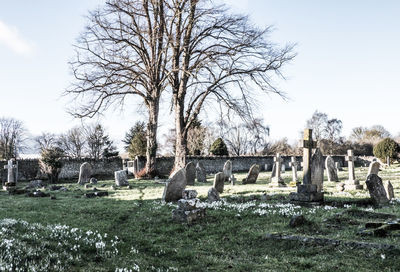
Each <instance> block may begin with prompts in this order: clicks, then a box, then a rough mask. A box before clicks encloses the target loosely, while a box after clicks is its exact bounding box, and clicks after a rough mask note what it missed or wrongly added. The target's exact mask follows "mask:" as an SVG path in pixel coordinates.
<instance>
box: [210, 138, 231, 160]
mask: <svg viewBox="0 0 400 272" xmlns="http://www.w3.org/2000/svg"><path fill="white" fill-rule="evenodd" d="M210 153H211V154H212V155H216V156H227V155H229V154H228V148H227V147H226V144H225V142H224V140H222V138H218V139H216V140H215V141H214V142H213V144H212V145H211V147H210Z"/></svg>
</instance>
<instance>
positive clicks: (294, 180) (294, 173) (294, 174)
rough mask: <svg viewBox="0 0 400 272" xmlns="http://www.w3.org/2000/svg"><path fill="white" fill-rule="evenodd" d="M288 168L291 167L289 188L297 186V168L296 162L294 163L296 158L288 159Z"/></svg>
mask: <svg viewBox="0 0 400 272" xmlns="http://www.w3.org/2000/svg"><path fill="white" fill-rule="evenodd" d="M289 166H290V167H292V181H291V182H290V186H291V187H295V186H297V167H298V166H299V163H298V161H296V157H291V158H290V163H289Z"/></svg>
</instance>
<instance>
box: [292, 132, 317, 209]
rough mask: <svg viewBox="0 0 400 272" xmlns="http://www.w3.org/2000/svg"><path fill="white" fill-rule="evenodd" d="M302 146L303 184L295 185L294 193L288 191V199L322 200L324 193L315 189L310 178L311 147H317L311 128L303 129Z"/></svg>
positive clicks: (306, 201)
mask: <svg viewBox="0 0 400 272" xmlns="http://www.w3.org/2000/svg"><path fill="white" fill-rule="evenodd" d="M302 147H303V184H299V185H298V186H297V192H296V193H290V195H289V199H290V200H291V201H292V202H296V203H298V202H300V203H302V202H305V203H312V202H322V201H323V200H324V193H323V192H318V191H317V185H316V184H313V182H312V179H311V165H312V160H311V156H312V149H313V148H316V147H317V143H316V142H315V141H313V139H312V129H305V130H304V137H303V141H302Z"/></svg>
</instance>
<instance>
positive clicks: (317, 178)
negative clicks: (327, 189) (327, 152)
mask: <svg viewBox="0 0 400 272" xmlns="http://www.w3.org/2000/svg"><path fill="white" fill-rule="evenodd" d="M311 181H312V184H315V185H317V192H322V190H323V188H324V187H323V184H324V155H322V152H321V150H320V149H319V148H317V149H315V152H314V154H313V155H312V157H311Z"/></svg>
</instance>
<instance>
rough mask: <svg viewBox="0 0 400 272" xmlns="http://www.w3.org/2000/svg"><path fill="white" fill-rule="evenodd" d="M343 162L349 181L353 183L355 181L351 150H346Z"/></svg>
mask: <svg viewBox="0 0 400 272" xmlns="http://www.w3.org/2000/svg"><path fill="white" fill-rule="evenodd" d="M345 160H346V161H347V163H348V168H349V181H354V180H356V175H355V174H354V152H353V150H351V149H349V150H347V156H346V157H345Z"/></svg>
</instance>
